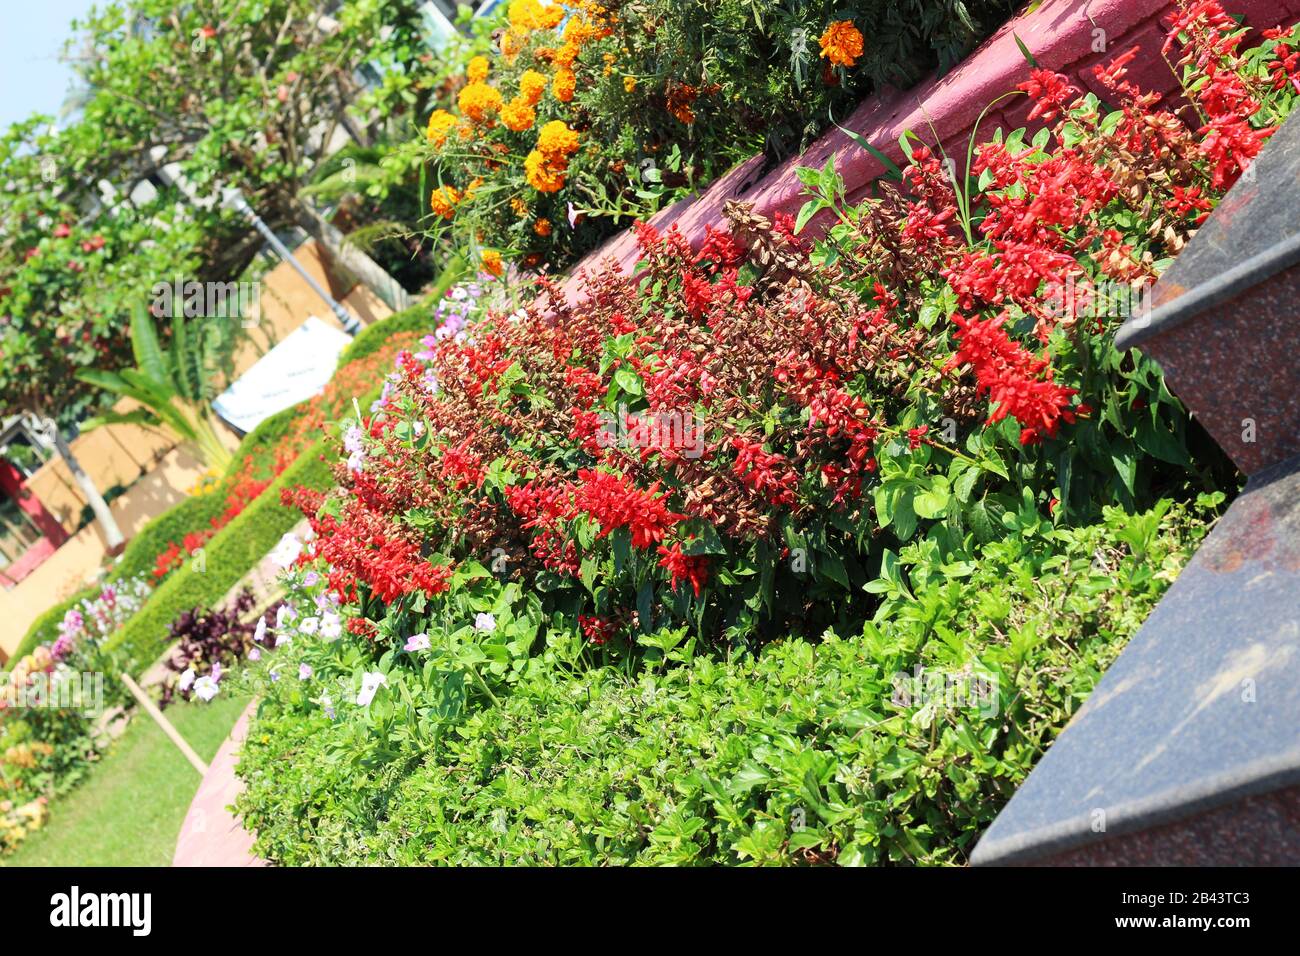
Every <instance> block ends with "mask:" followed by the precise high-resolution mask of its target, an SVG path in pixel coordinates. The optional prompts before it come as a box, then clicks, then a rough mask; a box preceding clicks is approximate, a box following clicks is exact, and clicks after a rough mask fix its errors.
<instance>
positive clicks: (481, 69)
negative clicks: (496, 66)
mask: <svg viewBox="0 0 1300 956" xmlns="http://www.w3.org/2000/svg"><path fill="white" fill-rule="evenodd" d="M489 69H491V64H490V63H489V62H488V58H487V57H485V56H476V57H474V58H472V59H471V60H470V61H469V68H468V69H467V70H466V71H465V75H466V76H468V77H469V81H470V82H471V83H482V82H483V81H484V80H486V79H487V77H488V70H489Z"/></svg>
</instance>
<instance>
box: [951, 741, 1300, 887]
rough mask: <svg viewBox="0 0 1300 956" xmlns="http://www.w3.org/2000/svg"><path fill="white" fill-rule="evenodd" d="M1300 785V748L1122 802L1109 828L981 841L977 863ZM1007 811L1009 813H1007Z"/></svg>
mask: <svg viewBox="0 0 1300 956" xmlns="http://www.w3.org/2000/svg"><path fill="white" fill-rule="evenodd" d="M1294 786H1300V752H1296V753H1293V754H1289V755H1284V756H1282V757H1278V758H1274V759H1272V760H1269V761H1264V762H1262V763H1259V764H1251V765H1250V766H1249V767H1248V768H1247V769H1246V770H1244V771H1243V770H1242V769H1241V768H1238V769H1237V770H1236V771H1235V772H1234V773H1232V774H1230V775H1224V776H1219V777H1207V778H1204V779H1202V780H1198V781H1196V783H1195V784H1189V785H1187V786H1184V787H1179V788H1177V789H1175V790H1172V791H1165V792H1164V793H1159V794H1155V795H1153V796H1151V797H1148V798H1146V799H1145V800H1139V801H1136V802H1133V803H1127V804H1121V805H1120V806H1119V807H1117V808H1115V809H1114V810H1113V811H1109V812H1108V813H1107V815H1106V821H1107V827H1106V832H1104V833H1096V832H1094V831H1093V830H1092V827H1091V825H1090V820H1089V818H1088V817H1087V816H1086V815H1085V816H1083V817H1076V818H1072V819H1069V820H1063V821H1061V822H1060V823H1055V824H1052V825H1051V826H1046V827H1040V828H1039V829H1036V830H1029V831H1026V832H1021V833H1017V834H1015V835H1014V836H1010V837H1006V838H1004V839H1001V840H998V841H996V842H995V843H992V844H990V843H989V842H988V841H987V839H981V840H980V842H979V844H978V845H977V846H976V847H975V850H974V852H973V853H971V864H972V865H973V866H1014V865H1017V864H1023V863H1032V862H1035V861H1039V860H1043V859H1045V858H1047V857H1052V856H1056V855H1058V854H1061V853H1065V852H1067V851H1070V850H1078V849H1080V848H1081V847H1087V846H1094V845H1098V844H1102V843H1105V842H1106V841H1107V840H1110V839H1113V838H1115V837H1121V836H1125V835H1127V834H1131V833H1138V832H1141V831H1143V830H1149V829H1152V828H1153V827H1158V826H1167V825H1169V824H1173V823H1178V822H1180V821H1183V820H1187V819H1190V818H1192V817H1196V816H1199V815H1200V814H1202V813H1205V812H1207V811H1209V810H1214V809H1217V808H1219V807H1222V806H1226V805H1229V804H1233V803H1236V802H1238V801H1240V800H1243V799H1245V798H1246V797H1254V796H1262V795H1264V794H1268V793H1273V792H1274V791H1277V790H1283V789H1285V788H1287V787H1294ZM1003 812H1005V811H1003Z"/></svg>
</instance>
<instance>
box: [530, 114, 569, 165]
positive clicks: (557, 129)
mask: <svg viewBox="0 0 1300 956" xmlns="http://www.w3.org/2000/svg"><path fill="white" fill-rule="evenodd" d="M537 149H538V150H539V151H540V152H541V153H542V155H543V156H544V157H545V158H546V161H547V162H548V163H550V164H551V165H553V166H563V165H564V164H566V163H567V162H568V160H569V157H570V156H572V155H573V154H574V153H576V152H577V151H578V134H577V133H575V132H574V131H573V130H571V129H569V127H568V126H566V125H565V123H564V120H551V121H550V122H549V123H547V124H546V125H545V126H543V127H542V129H541V132H540V133H538V134H537Z"/></svg>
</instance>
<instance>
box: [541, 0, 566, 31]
mask: <svg viewBox="0 0 1300 956" xmlns="http://www.w3.org/2000/svg"><path fill="white" fill-rule="evenodd" d="M563 19H564V7H563V6H561V5H560V4H558V3H555V2H554V0H551V2H550V3H547V4H540V3H539V4H538V11H537V25H538V27H539V28H541V29H543V30H554V29H555V28H556V27H558V26H559V25H560V21H561V20H563Z"/></svg>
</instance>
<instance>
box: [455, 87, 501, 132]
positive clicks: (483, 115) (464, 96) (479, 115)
mask: <svg viewBox="0 0 1300 956" xmlns="http://www.w3.org/2000/svg"><path fill="white" fill-rule="evenodd" d="M456 105H457V106H459V107H460V111H461V112H462V113H464V114H465V115H466V116H468V117H469V118H470V119H472V120H473V121H474V122H476V123H482V122H483V121H485V120H486V119H487V118H488V116H489V114H491V113H495V112H497V110H499V109H501V92H500V91H499V90H498V89H497V88H496V87H495V86H488V85H487V84H486V83H471V84H469V86H467V87H465V88H464V89H463V90H461V91H460V95H459V96H457V97H456Z"/></svg>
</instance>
